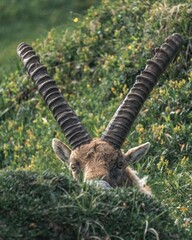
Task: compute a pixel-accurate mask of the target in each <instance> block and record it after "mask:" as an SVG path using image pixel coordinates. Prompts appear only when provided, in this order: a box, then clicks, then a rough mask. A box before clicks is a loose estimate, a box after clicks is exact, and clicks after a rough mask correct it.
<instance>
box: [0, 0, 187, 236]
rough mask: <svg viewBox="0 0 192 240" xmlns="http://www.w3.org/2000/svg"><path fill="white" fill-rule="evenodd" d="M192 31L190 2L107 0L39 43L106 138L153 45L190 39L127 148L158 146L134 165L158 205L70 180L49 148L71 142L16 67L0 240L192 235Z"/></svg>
mask: <svg viewBox="0 0 192 240" xmlns="http://www.w3.org/2000/svg"><path fill="white" fill-rule="evenodd" d="M75 17H77V16H75ZM111 23H112V24H111ZM191 31H192V29H191V3H190V1H189V0H187V1H182V2H181V1H174V2H173V1H171V0H166V1H159V2H158V3H157V2H156V1H153V0H150V1H149V2H147V3H146V2H144V3H143V1H139V0H138V1H131V0H122V1H119V0H118V1H112V0H111V1H110V0H103V2H102V4H101V5H100V6H98V7H97V8H92V9H90V10H89V11H88V12H87V14H86V16H85V17H79V18H78V19H76V20H75V22H73V28H68V29H67V30H65V31H60V30H58V28H56V29H53V30H51V31H49V32H48V34H47V36H46V37H45V38H44V39H41V40H40V39H39V40H37V41H35V42H34V41H33V43H32V45H33V47H34V48H35V50H36V51H37V53H38V54H39V55H40V56H41V60H42V63H44V64H45V65H46V66H47V67H48V70H49V73H50V75H51V76H52V77H53V78H54V79H55V80H56V81H57V83H58V85H59V87H60V89H61V90H62V92H63V93H64V95H65V98H66V99H67V100H68V102H69V103H70V105H71V106H72V108H73V109H74V110H75V112H76V113H77V115H79V116H80V118H81V120H82V122H83V124H84V126H85V127H86V128H87V130H88V131H89V132H90V134H91V136H94V137H95V136H97V137H98V136H100V135H101V133H102V132H103V131H104V129H105V127H106V125H107V123H108V122H109V120H110V118H111V117H112V115H113V113H114V112H115V110H116V108H117V107H118V105H119V104H120V103H121V101H122V99H123V98H124V96H125V95H126V93H127V91H128V90H129V89H130V87H131V86H132V84H133V82H134V80H135V76H136V75H137V74H138V73H139V72H140V71H141V70H142V69H143V68H144V66H145V63H146V60H147V59H148V58H151V57H152V55H153V51H154V48H155V47H157V46H159V45H160V44H162V42H163V41H164V39H165V38H166V37H167V36H168V35H170V34H172V33H173V32H179V33H180V34H181V35H183V36H184V38H185V39H186V44H185V46H183V48H182V50H181V52H180V54H179V56H178V58H177V59H176V60H175V61H174V63H172V64H171V65H170V67H169V68H168V70H167V71H166V73H165V74H164V75H163V76H162V77H161V79H160V81H159V83H158V85H157V86H156V88H155V89H154V91H153V92H152V94H151V97H150V98H149V99H148V101H146V103H145V105H144V107H143V109H142V111H141V113H140V115H139V117H138V119H137V121H136V122H135V124H134V126H133V128H132V131H131V133H130V134H129V136H128V137H127V139H126V141H125V144H124V146H123V148H124V149H125V150H127V149H128V148H129V147H133V146H136V145H138V144H141V143H144V142H147V141H149V142H151V148H150V151H149V153H148V155H147V156H146V157H145V159H144V160H143V161H141V162H139V163H137V164H135V165H134V168H135V169H136V170H138V172H139V174H140V176H142V175H149V183H150V185H151V187H152V190H153V192H154V195H155V198H154V199H146V198H145V197H144V196H142V195H140V194H139V193H137V192H136V190H135V189H117V190H114V191H110V192H100V191H98V190H96V189H87V187H86V186H84V185H82V183H76V182H73V181H72V180H71V176H70V174H69V172H68V170H67V169H66V167H65V166H63V165H62V164H61V163H60V162H58V161H57V160H56V159H55V156H54V155H53V152H52V150H51V147H50V146H51V139H52V138H54V137H57V138H60V139H62V140H63V141H65V138H64V136H63V135H62V133H61V132H60V130H59V128H58V126H57V124H56V123H55V121H54V119H53V117H52V116H51V113H50V112H49V110H48V109H47V108H46V106H45V104H44V103H43V101H42V99H41V98H40V96H39V95H38V93H37V91H36V88H35V87H34V85H33V83H32V82H31V80H30V79H29V78H28V77H27V75H26V73H25V71H24V70H23V67H21V65H20V63H19V60H17V61H16V66H14V68H12V70H11V69H10V71H9V73H8V74H3V76H2V78H1V85H0V99H1V100H0V109H2V112H1V113H0V136H1V145H0V168H1V169H2V172H1V177H0V179H1V180H0V181H1V183H0V186H1V188H0V228H1V231H0V232H1V235H0V238H2V239H62V238H64V234H65V238H66V236H69V239H78V238H79V239H92V238H91V236H94V237H95V238H96V239H97V238H100V239H109V237H110V238H111V239H158V237H157V234H156V233H158V234H159V235H160V239H190V238H191V236H192V208H191V206H192V205H191V199H192V195H191V183H192V178H191V172H192V164H191V160H192V158H191V156H192V155H191V153H192V141H191V140H192V131H191V130H192V124H191V123H192V114H191V113H192V111H191V106H192V95H191V84H192V71H191V69H192V60H191V56H192V46H191ZM15 68H16V70H13V69H15ZM82 189H83V190H82ZM157 199H158V200H157ZM109 205H110V206H109ZM48 216H49V218H48ZM117 222H118V223H119V224H118V225H117ZM67 229H68V230H67ZM66 231H67V232H66ZM68 231H69V232H68ZM65 238H64V239H65Z"/></svg>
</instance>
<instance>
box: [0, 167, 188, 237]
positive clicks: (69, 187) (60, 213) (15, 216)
mask: <svg viewBox="0 0 192 240" xmlns="http://www.w3.org/2000/svg"><path fill="white" fill-rule="evenodd" d="M0 184H1V189H0V193H4V192H6V195H4V194H1V195H0V212H1V215H0V223H1V224H0V236H1V235H2V236H3V239H6V240H10V239H11V240H13V239H17V240H19V239H29V240H32V239H69V240H71V239H95V238H94V236H98V237H99V238H96V239H146V240H147V239H157V238H156V235H157V231H159V230H160V236H159V237H160V239H174V240H175V239H176V240H177V239H179V240H181V239H183V240H184V239H187V234H186V233H185V232H184V230H180V229H178V228H177V227H174V222H173V220H171V219H170V218H169V215H168V212H167V211H166V210H165V209H164V208H163V206H160V204H159V203H158V202H156V201H154V200H152V199H149V198H148V199H147V198H144V197H143V195H140V194H138V193H137V192H135V191H133V190H131V191H130V189H125V190H124V189H118V190H115V191H112V192H110V191H108V192H105V191H101V192H98V191H95V189H93V188H92V189H89V191H88V189H86V186H84V190H82V186H80V185H79V184H77V183H75V182H71V181H70V180H69V178H67V177H65V176H63V175H54V174H48V173H46V174H43V175H42V174H36V173H32V172H16V173H14V172H13V173H11V172H9V173H8V174H4V176H3V178H2V177H0ZM13 196H14V197H13ZM7 215H9V216H7ZM125 219H126V221H125ZM179 231H181V232H179ZM179 236H181V238H179Z"/></svg>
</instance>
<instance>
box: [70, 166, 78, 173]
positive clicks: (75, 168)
mask: <svg viewBox="0 0 192 240" xmlns="http://www.w3.org/2000/svg"><path fill="white" fill-rule="evenodd" d="M71 170H72V171H73V172H75V171H76V170H77V166H76V164H71Z"/></svg>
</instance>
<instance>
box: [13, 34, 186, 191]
mask: <svg viewBox="0 0 192 240" xmlns="http://www.w3.org/2000/svg"><path fill="white" fill-rule="evenodd" d="M182 44H183V39H182V37H181V36H180V35H179V34H173V35H172V36H170V37H169V38H167V39H166V40H165V43H164V44H163V45H162V46H161V48H158V50H157V51H156V54H155V56H154V57H153V58H152V59H151V60H148V61H147V65H146V67H145V69H144V71H143V72H142V73H141V74H140V75H139V76H137V77H136V82H135V84H134V85H133V87H132V89H131V90H130V92H129V93H128V94H127V96H126V97H125V99H124V101H123V102H122V104H121V105H120V106H119V108H118V109H117V111H116V113H115V114H114V116H113V118H112V120H111V121H110V123H109V125H108V126H107V128H106V130H105V132H104V133H103V135H102V136H101V138H100V139H93V140H92V138H91V137H90V136H89V134H88V132H87V131H86V129H85V128H84V127H83V126H82V124H81V122H80V120H79V118H78V117H77V115H76V114H75V113H74V112H73V110H72V109H71V108H70V107H69V105H68V103H67V102H66V100H65V99H64V98H63V96H62V94H61V93H60V91H59V89H58V88H57V86H56V83H55V81H53V80H52V79H51V78H50V77H49V75H48V73H47V70H46V68H45V67H44V66H43V65H41V63H40V61H39V57H38V56H37V55H36V54H35V52H34V51H33V49H32V48H31V47H30V46H28V45H27V44H25V43H21V44H20V45H19V46H18V49H17V52H18V55H19V56H20V57H21V59H22V61H23V63H24V66H25V68H26V70H27V72H28V73H29V75H30V76H31V78H32V79H33V81H34V82H35V84H36V85H37V86H38V90H39V93H40V94H41V95H42V97H43V98H44V100H45V102H46V104H47V105H48V107H49V108H50V110H51V111H52V113H53V115H54V117H55V119H56V121H57V122H58V124H59V125H60V127H61V129H62V131H63V133H64V134H65V136H66V138H67V140H68V142H69V144H70V146H71V148H72V150H70V148H69V147H67V146H66V145H64V144H63V143H62V142H61V141H60V140H57V139H53V143H52V146H53V149H54V151H55V153H56V155H57V156H58V157H59V159H61V160H62V161H66V162H68V164H69V167H70V169H71V171H72V175H73V177H74V178H75V179H77V178H78V174H79V173H80V172H82V173H83V177H84V180H85V181H88V182H89V183H98V185H99V186H102V187H105V188H110V187H117V186H118V187H121V186H128V185H136V186H137V187H138V188H139V190H140V191H141V192H144V193H145V194H147V195H151V191H150V188H149V187H148V186H147V185H146V178H143V179H139V178H138V176H137V173H136V172H135V171H134V170H132V169H131V168H130V167H129V164H130V163H131V162H134V161H138V160H139V159H140V158H142V157H143V156H144V155H145V154H146V153H147V151H148V149H149V143H145V144H143V145H140V146H138V147H135V148H132V149H130V150H129V151H128V152H127V153H126V154H124V153H123V152H122V151H121V150H120V149H121V146H122V144H123V142H124V141H125V138H126V137H127V135H128V133H129V130H130V128H131V126H132V124H133V123H134V121H135V119H136V117H137V115H138V113H139V111H140V109H141V107H142V106H143V104H144V102H145V100H146V99H147V97H148V96H149V94H150V92H151V91H152V89H153V88H154V86H155V84H156V83H157V80H158V79H159V77H160V76H161V74H162V73H163V72H164V71H165V69H166V68H167V66H168V65H169V63H170V62H171V61H172V60H173V59H174V58H175V56H176V55H177V53H178V52H179V50H180V48H181V46H182Z"/></svg>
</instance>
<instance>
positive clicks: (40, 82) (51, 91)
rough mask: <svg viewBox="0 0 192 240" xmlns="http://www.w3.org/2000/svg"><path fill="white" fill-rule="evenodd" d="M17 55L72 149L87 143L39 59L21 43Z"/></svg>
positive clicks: (87, 135)
mask: <svg viewBox="0 0 192 240" xmlns="http://www.w3.org/2000/svg"><path fill="white" fill-rule="evenodd" d="M17 54H18V55H19V57H20V58H21V60H22V62H23V64H24V67H25V68H26V70H27V72H28V74H29V75H30V77H31V78H32V79H33V81H34V82H35V84H36V85H37V87H38V91H39V93H40V94H41V95H42V97H43V98H44V100H45V102H46V104H47V105H48V107H49V108H50V110H51V111H52V113H53V115H54V117H55V119H56V120H57V122H58V124H59V125H60V127H61V129H62V131H63V132H64V134H65V136H66V138H67V140H68V142H69V144H70V145H71V147H72V149H75V148H77V147H79V146H80V145H82V144H87V143H89V142H90V141H91V137H90V136H89V134H88V133H87V131H86V130H85V128H84V127H83V126H82V124H81V122H80V120H79V118H78V117H77V115H76V114H75V113H74V112H73V110H72V109H71V108H70V107H69V105H68V103H67V102H66V100H65V99H64V97H63V96H62V94H61V93H60V91H59V89H58V87H57V86H56V83H55V81H54V80H52V79H51V78H50V76H49V75H48V73H47V68H46V67H45V66H43V65H42V64H41V63H40V61H39V57H38V56H37V55H36V53H35V52H34V51H33V49H32V48H31V47H30V46H29V45H27V44H26V43H21V44H19V46H18V48H17Z"/></svg>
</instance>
